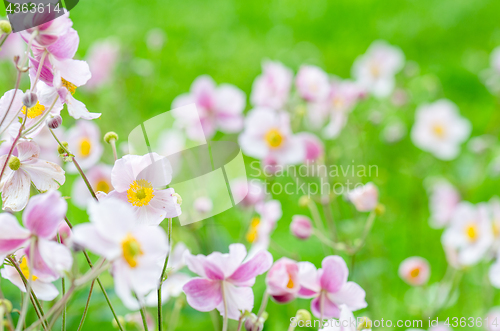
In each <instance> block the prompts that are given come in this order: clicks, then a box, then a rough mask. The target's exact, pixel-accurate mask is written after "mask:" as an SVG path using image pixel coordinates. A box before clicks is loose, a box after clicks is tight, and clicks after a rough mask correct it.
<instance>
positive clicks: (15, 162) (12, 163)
mask: <svg viewBox="0 0 500 331" xmlns="http://www.w3.org/2000/svg"><path fill="white" fill-rule="evenodd" d="M8 164H9V168H11V169H12V170H14V171H16V170H18V169H19V167H21V161H20V160H19V158H18V157H17V156H11V157H10V159H9V163H8Z"/></svg>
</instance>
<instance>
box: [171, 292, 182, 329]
mask: <svg viewBox="0 0 500 331" xmlns="http://www.w3.org/2000/svg"><path fill="white" fill-rule="evenodd" d="M183 304H184V299H183V298H182V297H181V296H179V297H178V298H177V300H175V305H174V310H173V311H172V314H171V315H170V323H169V324H168V331H174V330H175V328H176V327H177V322H178V321H179V313H180V312H181V308H182V305H183Z"/></svg>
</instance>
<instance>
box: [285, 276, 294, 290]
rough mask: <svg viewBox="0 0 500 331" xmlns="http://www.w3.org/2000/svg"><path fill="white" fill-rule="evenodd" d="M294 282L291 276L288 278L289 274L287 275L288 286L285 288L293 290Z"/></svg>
mask: <svg viewBox="0 0 500 331" xmlns="http://www.w3.org/2000/svg"><path fill="white" fill-rule="evenodd" d="M294 285H295V284H294V282H293V280H292V276H290V274H288V284H286V287H287V288H293V287H294Z"/></svg>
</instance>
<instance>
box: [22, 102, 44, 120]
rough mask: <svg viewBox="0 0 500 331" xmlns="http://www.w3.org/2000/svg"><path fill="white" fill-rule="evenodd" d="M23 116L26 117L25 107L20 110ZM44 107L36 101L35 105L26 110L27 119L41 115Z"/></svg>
mask: <svg viewBox="0 0 500 331" xmlns="http://www.w3.org/2000/svg"><path fill="white" fill-rule="evenodd" d="M21 111H22V113H23V114H24V115H26V106H24V107H23V109H22V110H21ZM44 111H45V107H44V106H42V105H41V104H40V102H38V101H37V103H36V105H34V106H33V107H31V108H30V109H28V118H36V117H38V116H40V115H42V114H43V112H44Z"/></svg>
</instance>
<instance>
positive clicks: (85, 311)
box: [77, 279, 96, 331]
mask: <svg viewBox="0 0 500 331" xmlns="http://www.w3.org/2000/svg"><path fill="white" fill-rule="evenodd" d="M95 281H96V280H95V279H94V280H93V281H92V283H91V284H90V290H89V296H88V297H87V303H86V304H85V308H84V310H83V314H82V319H81V320H80V325H78V329H77V331H80V330H81V329H82V327H83V322H84V321H85V317H87V313H88V311H89V305H90V298H91V297H92V290H93V289H94V284H95Z"/></svg>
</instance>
